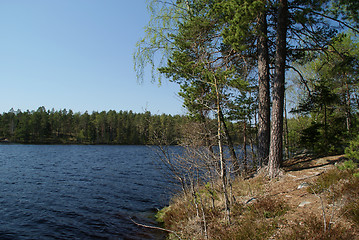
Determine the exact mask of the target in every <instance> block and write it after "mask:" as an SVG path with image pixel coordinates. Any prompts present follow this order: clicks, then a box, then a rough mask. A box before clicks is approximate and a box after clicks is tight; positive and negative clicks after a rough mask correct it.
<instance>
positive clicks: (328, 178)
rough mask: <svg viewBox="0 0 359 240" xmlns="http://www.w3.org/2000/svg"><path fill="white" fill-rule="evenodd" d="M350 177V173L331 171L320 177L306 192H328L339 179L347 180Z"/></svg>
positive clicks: (346, 171)
mask: <svg viewBox="0 0 359 240" xmlns="http://www.w3.org/2000/svg"><path fill="white" fill-rule="evenodd" d="M351 176H352V172H351V171H348V170H339V169H332V170H330V171H328V172H326V173H325V174H322V175H320V176H319V178H318V179H317V180H316V181H315V182H314V183H313V184H311V185H310V187H309V188H308V192H310V193H316V194H318V193H322V192H324V191H328V190H329V189H330V188H332V187H333V186H334V185H336V184H337V183H338V182H339V181H340V180H341V179H347V178H350V177H351Z"/></svg>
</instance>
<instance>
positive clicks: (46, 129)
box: [0, 107, 187, 145]
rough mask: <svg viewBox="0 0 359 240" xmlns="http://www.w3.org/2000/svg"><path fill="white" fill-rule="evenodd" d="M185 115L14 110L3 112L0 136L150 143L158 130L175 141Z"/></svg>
mask: <svg viewBox="0 0 359 240" xmlns="http://www.w3.org/2000/svg"><path fill="white" fill-rule="evenodd" d="M186 121H187V118H186V117H184V116H179V115H176V116H171V115H166V114H162V115H152V114H151V113H150V112H145V113H134V112H132V111H119V112H116V111H108V112H106V111H102V112H92V113H91V114H89V113H88V112H85V113H74V112H73V111H72V110H66V109H63V110H59V111H55V110H54V109H52V110H51V111H50V110H46V109H45V108H44V107H39V108H38V109H37V110H36V111H35V110H33V111H29V110H27V111H24V112H22V111H21V110H17V111H14V110H13V109H11V110H10V111H9V112H7V113H3V114H1V115H0V138H1V139H3V141H4V140H5V139H7V140H8V141H10V142H14V143H32V144H131V145H132V144H141V145H142V144H151V143H152V141H153V140H154V139H155V138H156V136H155V135H156V134H161V137H163V138H166V139H167V141H168V143H170V144H176V143H177V139H179V137H180V132H179V130H180V128H179V126H181V125H183V124H184V123H185V122H186Z"/></svg>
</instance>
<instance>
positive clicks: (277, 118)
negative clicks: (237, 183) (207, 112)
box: [268, 0, 288, 178]
mask: <svg viewBox="0 0 359 240" xmlns="http://www.w3.org/2000/svg"><path fill="white" fill-rule="evenodd" d="M287 18H288V1H287V0H279V6H278V18H277V19H278V20H277V40H276V55H275V77H274V81H273V93H272V95H273V105H272V119H271V138H270V139H271V141H270V152H269V162H268V175H269V177H271V178H274V177H276V176H277V175H278V173H279V168H280V166H281V163H282V160H283V107H284V82H285V62H286V40H287V21H288V20H287Z"/></svg>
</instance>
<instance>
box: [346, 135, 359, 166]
mask: <svg viewBox="0 0 359 240" xmlns="http://www.w3.org/2000/svg"><path fill="white" fill-rule="evenodd" d="M345 156H346V157H347V158H349V159H352V160H355V161H359V135H358V136H357V137H356V138H355V139H354V140H352V141H350V142H349V147H347V148H346V149H345Z"/></svg>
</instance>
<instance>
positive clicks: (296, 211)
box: [265, 155, 359, 239]
mask: <svg viewBox="0 0 359 240" xmlns="http://www.w3.org/2000/svg"><path fill="white" fill-rule="evenodd" d="M345 160H346V159H345V157H344V155H338V156H328V157H322V158H315V159H313V158H312V157H310V156H298V157H296V158H293V159H291V160H290V161H287V162H286V163H285V166H284V168H283V169H284V173H283V174H282V176H280V177H279V178H277V179H276V180H275V181H270V182H267V183H266V184H265V188H266V192H267V193H268V194H269V195H270V196H276V197H277V198H280V199H283V200H284V201H285V203H286V204H287V205H288V207H289V211H288V212H287V213H286V214H285V215H283V218H282V221H281V222H283V225H282V229H279V232H283V231H288V230H292V229H293V227H294V226H296V225H298V224H303V222H305V221H306V220H305V219H306V218H307V217H308V216H316V217H317V219H318V220H321V221H323V219H324V218H323V216H325V219H326V224H327V226H326V227H327V228H328V227H329V225H330V224H332V225H335V224H336V223H338V222H340V224H341V226H342V227H344V228H346V229H347V230H349V229H351V230H353V231H358V230H359V229H358V226H356V227H355V223H354V222H352V221H350V220H348V219H347V218H345V217H344V214H343V211H342V209H341V207H342V206H343V204H344V201H345V199H343V198H340V199H336V200H335V201H332V198H333V196H332V195H331V194H330V192H329V191H330V189H326V190H328V193H329V194H325V193H314V191H312V189H310V188H311V187H312V186H313V185H314V184H315V183H316V182H317V181H318V178H319V177H320V176H322V175H323V174H324V173H327V172H328V171H330V170H334V169H335V168H336V166H335V164H339V163H340V162H343V161H345ZM357 187H358V188H359V186H357ZM357 233H359V232H357ZM356 236H357V238H356V239H359V235H356ZM313 238H314V237H313ZM329 239H331V238H329Z"/></svg>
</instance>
